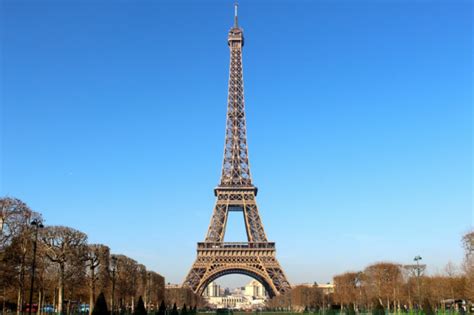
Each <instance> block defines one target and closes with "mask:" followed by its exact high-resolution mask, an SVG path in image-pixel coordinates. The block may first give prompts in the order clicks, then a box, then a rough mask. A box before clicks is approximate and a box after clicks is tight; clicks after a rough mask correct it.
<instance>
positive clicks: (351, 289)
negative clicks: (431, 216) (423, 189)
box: [267, 231, 474, 312]
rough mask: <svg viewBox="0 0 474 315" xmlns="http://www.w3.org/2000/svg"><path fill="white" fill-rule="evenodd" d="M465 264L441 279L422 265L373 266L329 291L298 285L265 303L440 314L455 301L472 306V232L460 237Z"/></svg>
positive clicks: (343, 279) (302, 307)
mask: <svg viewBox="0 0 474 315" xmlns="http://www.w3.org/2000/svg"><path fill="white" fill-rule="evenodd" d="M462 244H463V247H464V249H465V259H464V262H463V266H462V268H461V270H457V269H456V268H455V266H454V265H453V264H452V263H449V264H448V265H447V266H446V268H445V270H444V273H443V274H438V275H432V276H428V275H426V274H425V267H426V266H425V265H421V264H418V263H419V259H421V257H416V258H417V264H412V265H401V264H396V263H390V262H381V263H375V264H372V265H370V266H368V267H366V268H365V269H364V270H363V271H357V272H346V273H343V274H340V275H336V276H335V277H334V278H333V285H334V287H333V289H331V288H330V287H328V286H319V285H317V284H316V283H315V284H314V285H300V286H296V287H293V288H292V290H290V291H289V292H288V293H286V294H283V295H280V296H277V297H274V298H273V299H271V300H269V301H267V307H268V308H269V309H292V310H296V311H302V310H305V309H313V310H314V309H316V310H325V309H330V308H334V307H336V308H343V309H346V310H348V311H349V312H350V310H355V309H359V310H374V309H376V308H378V307H380V308H382V309H388V310H392V311H395V310H404V309H405V310H407V309H417V308H418V309H421V308H423V309H426V308H428V307H431V306H433V307H434V308H437V309H444V308H445V306H446V305H449V304H454V303H458V302H459V301H468V302H471V303H472V302H474V231H472V232H470V233H467V234H466V235H464V237H463V238H462Z"/></svg>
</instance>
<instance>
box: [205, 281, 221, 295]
mask: <svg viewBox="0 0 474 315" xmlns="http://www.w3.org/2000/svg"><path fill="white" fill-rule="evenodd" d="M222 293H223V290H222V289H221V286H220V285H218V284H217V283H215V282H214V281H213V282H211V283H209V285H208V286H207V288H206V289H205V290H204V292H203V294H202V295H203V296H205V297H219V296H223V294H222Z"/></svg>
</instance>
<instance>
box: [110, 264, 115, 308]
mask: <svg viewBox="0 0 474 315" xmlns="http://www.w3.org/2000/svg"><path fill="white" fill-rule="evenodd" d="M111 267H112V302H111V303H110V304H111V306H112V308H111V309H110V313H111V314H112V315H113V314H114V300H115V298H114V294H115V271H116V270H117V257H115V256H112V262H111Z"/></svg>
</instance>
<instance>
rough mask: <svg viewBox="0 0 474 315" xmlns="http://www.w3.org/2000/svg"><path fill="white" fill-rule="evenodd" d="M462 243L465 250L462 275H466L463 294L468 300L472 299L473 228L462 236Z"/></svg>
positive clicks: (473, 295)
mask: <svg viewBox="0 0 474 315" xmlns="http://www.w3.org/2000/svg"><path fill="white" fill-rule="evenodd" d="M462 245H463V247H464V251H465V257H464V264H463V269H464V275H465V277H466V292H465V296H466V298H467V299H468V300H470V301H474V230H472V231H470V232H468V233H466V234H465V235H464V236H463V238H462Z"/></svg>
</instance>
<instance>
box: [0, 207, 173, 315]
mask: <svg viewBox="0 0 474 315" xmlns="http://www.w3.org/2000/svg"><path fill="white" fill-rule="evenodd" d="M0 211H1V213H0V232H1V234H0V290H1V291H0V296H1V297H2V309H3V311H5V310H6V308H10V309H12V308H16V311H17V313H20V312H22V311H23V310H24V309H25V307H26V306H27V304H28V303H29V301H28V300H29V299H28V297H29V296H30V294H33V293H34V300H33V301H34V304H38V313H40V310H41V309H42V306H44V305H54V308H55V309H56V310H57V311H58V312H69V311H71V310H72V308H74V307H77V305H78V304H79V302H81V301H88V302H89V305H90V312H92V308H93V305H94V301H95V299H96V294H98V293H99V292H103V293H104V294H105V296H107V298H108V300H109V301H110V305H111V306H115V307H120V308H127V307H128V308H131V309H133V308H134V304H135V301H136V298H137V297H138V296H143V297H144V299H145V305H146V307H150V306H152V305H157V304H158V302H160V301H162V300H163V299H164V278H163V277H162V276H161V275H159V274H157V273H155V272H153V271H148V270H147V269H146V268H145V266H144V265H142V264H139V263H137V262H136V261H135V260H133V259H132V258H129V257H127V256H125V255H114V254H111V253H110V249H109V247H108V246H106V245H102V244H88V242H87V235H86V234H84V233H83V232H81V231H78V230H75V229H73V228H70V227H65V226H43V225H42V223H41V222H42V216H41V214H40V213H37V212H34V211H32V210H31V209H30V208H29V207H28V206H27V205H26V204H25V203H23V202H22V201H20V200H18V199H13V198H2V199H0ZM35 250H36V255H33V253H34V251H35ZM35 257H36V259H34V258H35ZM34 266H35V267H36V268H34ZM33 273H34V278H33V277H32V274H33ZM32 280H34V281H32ZM33 282H34V287H33V290H32V291H30V286H31V283H33ZM112 295H113V296H114V298H113V300H112Z"/></svg>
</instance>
